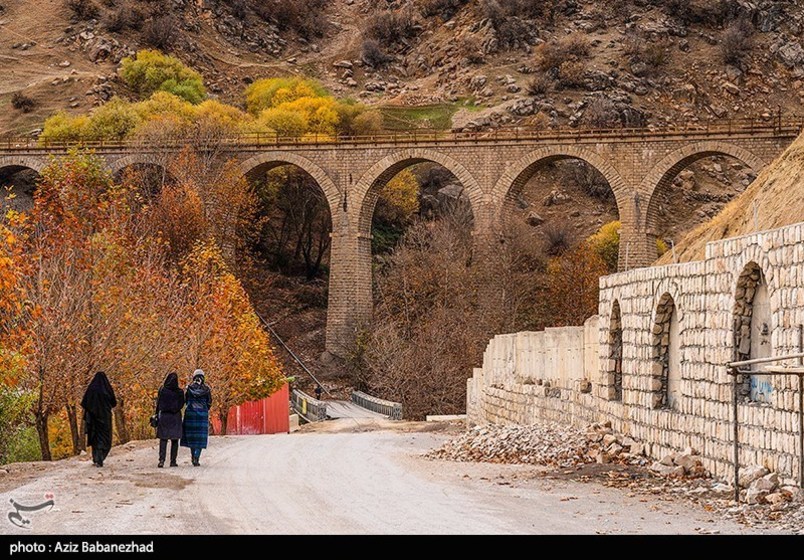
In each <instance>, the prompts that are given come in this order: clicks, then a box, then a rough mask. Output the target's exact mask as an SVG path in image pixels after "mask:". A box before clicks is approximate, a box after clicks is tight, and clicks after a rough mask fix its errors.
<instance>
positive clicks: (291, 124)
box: [257, 107, 310, 138]
mask: <svg viewBox="0 0 804 560" xmlns="http://www.w3.org/2000/svg"><path fill="white" fill-rule="evenodd" d="M257 123H258V124H259V125H260V128H261V129H262V131H275V132H276V134H277V135H278V136H280V137H282V136H284V137H292V138H298V137H300V136H303V135H304V134H306V133H307V131H308V130H309V128H310V126H309V123H308V122H307V117H306V115H304V114H303V113H299V112H298V111H291V110H290V109H285V108H284V107H276V108H273V109H266V110H265V111H263V112H262V113H261V114H260V116H259V118H258V119H257Z"/></svg>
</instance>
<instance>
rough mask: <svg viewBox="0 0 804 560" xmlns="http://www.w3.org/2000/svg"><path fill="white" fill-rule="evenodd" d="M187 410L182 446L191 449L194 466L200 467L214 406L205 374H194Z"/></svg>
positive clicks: (200, 372)
mask: <svg viewBox="0 0 804 560" xmlns="http://www.w3.org/2000/svg"><path fill="white" fill-rule="evenodd" d="M185 397H186V402H187V409H186V410H185V411H184V430H183V434H182V436H181V444H182V446H184V447H189V448H190V454H191V455H192V459H193V466H194V467H198V466H200V464H201V463H200V462H199V458H200V457H201V450H202V449H206V447H207V437H208V436H209V409H210V407H211V406H212V392H211V391H210V390H209V386H208V385H207V384H206V383H205V382H204V372H203V371H202V370H200V369H197V370H195V371H194V372H193V382H192V383H190V385H188V386H187V392H186V393H185Z"/></svg>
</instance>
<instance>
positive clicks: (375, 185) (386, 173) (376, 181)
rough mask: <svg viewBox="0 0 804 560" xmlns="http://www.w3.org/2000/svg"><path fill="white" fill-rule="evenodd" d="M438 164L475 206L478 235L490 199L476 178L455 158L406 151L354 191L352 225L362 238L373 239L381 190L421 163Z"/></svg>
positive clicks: (423, 150) (380, 163)
mask: <svg viewBox="0 0 804 560" xmlns="http://www.w3.org/2000/svg"><path fill="white" fill-rule="evenodd" d="M425 162H431V163H437V164H439V165H441V166H443V167H444V168H445V169H447V170H448V171H449V172H450V173H452V174H453V175H455V177H456V178H457V179H458V181H459V182H460V183H461V185H462V186H463V188H464V189H465V190H466V196H467V197H468V198H469V203H470V204H471V206H472V214H473V215H474V219H475V231H478V229H479V228H481V227H482V226H481V224H482V223H483V222H484V220H483V218H484V217H486V216H485V207H486V196H485V194H484V192H483V189H482V188H481V187H480V183H478V181H477V180H476V179H475V177H474V176H473V175H472V174H471V173H470V172H469V171H468V170H467V169H466V167H464V166H463V164H461V163H459V162H458V161H456V160H455V159H453V158H452V157H450V156H448V155H445V154H442V153H439V152H437V151H435V150H431V149H428V148H412V149H405V150H400V151H397V152H394V153H392V154H389V155H388V156H386V157H384V158H382V159H381V160H380V161H378V162H377V163H375V164H374V165H372V166H371V167H370V168H369V169H368V171H366V172H365V173H364V174H363V175H362V176H361V177H360V179H359V180H358V182H357V184H356V185H355V188H354V191H353V192H354V200H352V201H349V207H350V213H351V212H353V211H352V208H354V209H355V210H354V211H356V212H357V214H356V215H354V214H353V215H354V220H352V223H353V224H355V225H356V227H357V233H358V235H367V236H368V235H371V221H372V218H373V216H374V207H375V206H376V205H377V199H378V198H379V190H380V189H381V188H382V186H383V185H385V184H386V183H387V182H388V181H389V180H391V179H392V178H393V177H394V176H395V175H396V174H397V173H399V172H400V171H402V170H403V169H405V168H406V167H410V166H411V165H415V164H417V163H425Z"/></svg>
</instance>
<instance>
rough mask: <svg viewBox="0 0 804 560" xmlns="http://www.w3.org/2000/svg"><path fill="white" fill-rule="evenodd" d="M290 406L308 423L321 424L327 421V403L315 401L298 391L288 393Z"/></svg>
mask: <svg viewBox="0 0 804 560" xmlns="http://www.w3.org/2000/svg"><path fill="white" fill-rule="evenodd" d="M290 404H291V406H292V407H293V410H295V411H296V412H297V413H298V414H299V415H300V416H301V417H302V418H304V419H305V420H307V421H308V422H321V421H323V420H326V419H327V403H325V402H324V401H320V400H318V399H315V398H313V397H311V396H310V395H308V394H307V393H305V392H304V391H300V390H299V389H293V391H292V392H291V393H290Z"/></svg>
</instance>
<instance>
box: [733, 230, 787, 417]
mask: <svg viewBox="0 0 804 560" xmlns="http://www.w3.org/2000/svg"><path fill="white" fill-rule="evenodd" d="M740 257H741V258H740V259H739V261H738V262H737V263H736V266H735V267H734V269H733V270H732V274H733V277H732V289H731V293H732V294H733V298H734V299H733V302H732V306H733V307H732V313H731V318H732V324H731V331H732V344H733V347H732V356H731V357H732V359H735V360H748V359H753V358H762V357H767V356H770V355H772V354H773V347H774V341H773V337H774V335H776V334H778V331H779V330H780V329H778V326H779V325H778V322H777V317H776V316H775V314H774V313H773V305H772V304H770V301H769V300H770V298H771V297H774V296H775V294H777V293H778V292H777V287H778V286H777V280H778V279H777V278H775V275H774V274H773V268H772V267H771V264H770V260H769V258H768V255H767V253H765V252H764V251H763V250H762V248H761V247H759V246H758V245H751V246H750V247H748V248H747V249H746V250H745V251H743V253H742V254H741V255H740ZM760 292H764V294H762V295H763V296H764V297H761V296H760ZM760 299H762V300H764V301H763V302H760ZM763 304H764V305H763ZM762 308H764V309H762ZM763 327H765V328H767V331H765V330H764V328H763ZM737 382H738V387H739V391H740V395H739V396H740V397H741V398H742V399H743V400H744V401H746V402H769V401H770V397H771V394H772V393H773V390H774V385H776V388H777V389H778V388H779V386H784V385H785V379H783V378H778V379H776V380H775V381H773V380H771V379H770V378H765V377H764V376H762V375H741V376H739V377H738V378H737Z"/></svg>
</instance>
